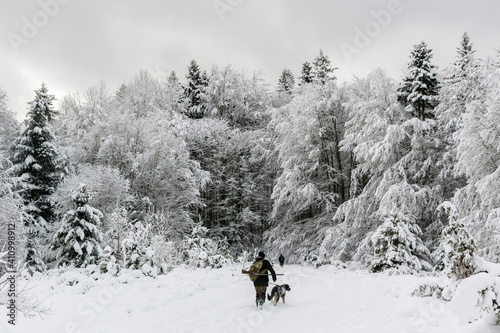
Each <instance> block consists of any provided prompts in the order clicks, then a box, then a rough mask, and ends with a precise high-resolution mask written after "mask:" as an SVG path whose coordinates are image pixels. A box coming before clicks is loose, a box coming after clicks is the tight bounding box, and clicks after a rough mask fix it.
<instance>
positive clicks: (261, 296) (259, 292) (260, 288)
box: [252, 251, 276, 309]
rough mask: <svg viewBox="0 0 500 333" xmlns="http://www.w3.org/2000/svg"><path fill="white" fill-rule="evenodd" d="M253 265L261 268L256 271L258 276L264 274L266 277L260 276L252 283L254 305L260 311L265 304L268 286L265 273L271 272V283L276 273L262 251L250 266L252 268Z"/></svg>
mask: <svg viewBox="0 0 500 333" xmlns="http://www.w3.org/2000/svg"><path fill="white" fill-rule="evenodd" d="M254 265H257V266H261V268H260V269H259V271H258V272H259V273H260V274H266V275H260V276H259V277H258V278H257V279H256V280H255V281H254V282H253V285H254V287H255V292H256V296H255V305H257V307H258V308H259V309H262V306H263V305H264V303H265V302H266V291H267V286H268V285H269V276H268V275H267V272H271V275H272V277H273V282H276V272H275V271H274V269H273V266H272V265H271V263H270V262H269V261H267V260H266V255H265V253H264V252H262V251H260V252H259V256H258V257H257V258H256V259H255V262H254V263H253V264H252V266H254Z"/></svg>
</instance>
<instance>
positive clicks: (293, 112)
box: [0, 34, 500, 273]
mask: <svg viewBox="0 0 500 333" xmlns="http://www.w3.org/2000/svg"><path fill="white" fill-rule="evenodd" d="M499 68H500V62H499V60H498V57H496V58H493V59H486V60H480V59H477V58H476V57H475V55H474V50H473V47H472V44H471V42H470V40H469V37H468V36H467V35H466V34H464V36H463V37H462V41H461V44H460V46H459V47H458V53H457V59H456V61H455V62H454V63H452V64H450V66H449V67H448V68H446V69H445V70H443V71H441V72H438V71H437V69H436V67H435V66H434V65H433V64H432V50H431V49H429V48H428V46H427V45H426V44H425V43H424V42H422V43H420V44H417V45H415V47H414V49H413V50H412V51H411V54H410V61H409V63H408V73H407V75H406V77H405V78H404V79H403V80H402V81H401V82H395V81H394V80H393V79H391V78H389V77H388V76H387V75H386V74H385V73H384V71H383V70H376V71H374V72H373V73H371V74H369V75H368V76H367V77H366V78H356V79H355V80H353V82H349V83H339V82H338V80H337V79H336V77H335V70H336V68H334V66H333V65H332V63H331V61H330V59H329V58H328V56H326V55H325V54H323V52H321V51H320V53H319V55H318V56H317V57H316V58H315V59H313V60H312V61H310V62H305V63H304V64H303V65H302V70H301V73H300V76H298V77H297V78H296V77H295V76H294V75H293V74H292V72H291V70H289V69H284V70H283V72H282V75H281V76H280V78H279V81H278V84H277V86H276V87H269V86H268V85H267V84H266V83H265V82H264V80H263V78H262V74H261V73H253V74H252V75H248V74H247V73H246V72H244V71H238V70H235V69H234V68H232V67H231V66H226V67H218V66H213V67H212V68H211V69H210V70H208V71H206V70H201V69H200V68H199V66H198V65H197V63H196V61H192V62H191V63H190V64H189V66H188V68H187V74H186V80H185V82H181V80H179V79H178V77H177V74H176V73H174V72H172V73H169V74H168V75H166V76H165V79H164V80H157V79H155V78H153V77H152V76H151V75H150V74H149V73H147V72H140V73H139V74H138V75H137V76H136V77H135V78H134V79H133V80H132V81H130V82H127V83H124V84H123V85H122V86H121V87H120V88H119V89H118V91H116V92H115V93H114V94H110V93H109V91H108V89H107V88H106V85H105V83H102V82H101V83H99V84H98V85H96V86H94V87H91V88H89V89H88V90H87V91H86V92H84V93H83V94H78V93H76V94H73V95H69V96H66V97H64V98H63V99H62V100H61V101H60V108H59V110H58V111H56V110H55V109H54V107H53V100H54V96H52V95H50V94H49V93H48V89H47V87H46V86H45V85H43V86H42V88H40V89H39V90H37V91H36V96H35V98H34V100H33V101H32V102H31V103H30V110H29V112H28V114H27V117H26V120H25V121H24V123H23V124H22V125H21V126H19V125H18V124H16V122H15V121H14V117H13V115H12V112H10V111H9V110H8V108H7V106H6V96H5V94H4V93H3V92H2V94H1V95H0V122H1V124H2V127H1V131H2V132H0V154H1V157H2V164H1V171H2V172H1V179H0V183H1V186H2V199H1V200H2V202H1V204H2V209H4V210H9V214H2V217H1V218H2V221H1V222H2V225H3V226H5V225H6V224H7V223H9V221H16V223H17V225H19V226H20V227H21V228H20V229H22V230H23V233H24V234H25V235H26V236H25V237H24V238H23V239H24V241H23V242H22V243H23V244H22V248H23V249H25V250H24V252H23V255H22V258H20V259H21V260H22V261H23V262H26V264H27V266H28V267H29V268H30V269H31V270H33V271H34V270H44V269H45V267H46V266H47V265H48V266H49V267H53V266H56V265H61V264H72V265H76V266H85V265H88V264H99V263H104V264H103V265H104V266H106V267H108V266H109V268H108V269H112V270H115V268H116V267H115V268H112V267H114V266H113V265H117V267H125V268H130V267H135V268H140V269H143V270H146V271H147V272H150V271H151V270H155V271H156V273H158V272H162V271H165V269H166V268H165V267H166V265H167V264H168V265H172V264H176V261H175V260H174V259H173V258H183V259H182V260H184V261H185V262H195V263H196V265H198V266H200V265H201V266H204V265H211V266H217V265H220V264H221V263H223V262H224V261H225V260H227V258H229V257H230V256H231V255H232V256H238V255H240V254H242V253H245V251H247V250H250V249H253V248H255V247H260V246H263V247H264V248H266V251H267V252H268V253H269V254H270V255H274V254H279V253H283V254H285V256H287V257H288V258H290V260H291V261H292V262H302V261H317V262H321V263H326V262H332V261H336V260H342V261H351V260H353V261H359V262H362V263H364V264H366V265H371V267H372V269H373V270H374V271H376V270H380V269H387V268H390V267H392V266H398V265H403V266H405V267H410V268H409V270H410V271H411V270H421V269H431V268H432V267H433V266H435V265H440V263H442V261H443V249H442V247H441V244H442V240H443V237H442V231H443V229H445V228H446V227H447V226H448V225H449V219H450V211H453V212H456V213H454V214H455V215H453V221H456V223H457V224H458V225H460V226H462V225H463V230H465V232H467V230H468V232H470V234H471V239H474V240H475V244H476V245H477V249H478V251H479V253H481V254H482V255H483V256H485V257H487V258H488V259H495V258H496V257H497V255H498V253H499V248H498V244H499V242H498V239H497V238H498V223H499V222H500V220H499V217H498V216H500V215H499V213H498V212H500V210H499V207H500V197H499V196H498V191H497V190H496V184H498V183H499V179H498V178H499V175H500V174H499V172H500V171H499V168H498V166H499V163H500V146H499V145H498V142H500V141H499V140H498V136H499V133H500V131H499V126H500V125H499V124H500V121H499V120H500V119H499V118H500V111H499V110H500V94H499V93H500V90H499V88H498V87H499V83H500V70H499ZM443 207H445V208H446V209H445V208H443ZM450 207H453V208H450ZM82 221H85V222H82ZM200 233H201V234H202V235H201V236H200ZM394 235H400V236H401V235H406V236H404V237H402V238H401V239H400V240H399V241H397V242H396V243H394V241H391V239H396V238H397V237H396V238H395V237H393V236H394ZM195 240H196V241H195ZM194 244H197V245H196V246H195V250H193V246H194ZM207 244H209V246H208V245H207ZM476 245H474V246H476ZM207 246H208V247H207ZM193 251H194V252H193ZM180 253H181V254H182V255H179V254H180ZM190 253H191V255H190ZM193 253H194V254H193ZM200 253H203V254H202V255H200ZM394 253H399V254H401V253H402V254H403V255H402V256H400V257H401V258H406V259H405V260H406V261H403V262H402V263H401V260H399V261H398V260H394V258H396V257H398V256H394ZM194 258H197V259H194ZM199 258H205V259H203V260H202V261H203V262H200V259H199ZM110 263H112V264H110ZM395 263H397V264H395ZM110 265H111V266H110Z"/></svg>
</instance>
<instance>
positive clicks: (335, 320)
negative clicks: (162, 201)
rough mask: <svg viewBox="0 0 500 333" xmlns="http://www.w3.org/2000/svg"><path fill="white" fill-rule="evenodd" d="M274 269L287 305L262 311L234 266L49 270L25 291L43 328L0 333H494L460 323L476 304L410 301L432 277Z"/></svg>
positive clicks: (35, 325)
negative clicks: (150, 271)
mask: <svg viewBox="0 0 500 333" xmlns="http://www.w3.org/2000/svg"><path fill="white" fill-rule="evenodd" d="M274 266H275V268H276V271H277V273H284V274H285V275H284V276H279V277H278V281H277V282H278V283H280V284H283V283H288V284H289V285H290V287H291V291H289V292H288V293H287V295H286V304H283V303H281V301H280V302H279V303H278V305H277V306H272V305H271V304H270V302H267V301H266V304H265V305H264V309H263V310H257V309H256V308H255V290H254V288H253V285H252V283H251V282H250V280H249V279H248V277H247V276H246V275H242V274H241V266H240V265H232V266H227V267H224V268H221V269H193V268H187V267H176V268H175V269H173V270H172V271H170V272H169V273H168V274H166V275H159V276H157V277H155V278H151V277H145V276H144V275H143V274H142V273H141V272H140V271H137V270H135V271H132V270H124V271H122V272H121V274H120V276H118V277H114V276H111V275H101V274H97V273H92V274H91V273H89V272H88V269H87V270H85V269H72V270H68V271H66V272H61V271H51V272H49V273H48V275H35V276H34V277H33V278H32V279H31V281H30V282H29V285H30V288H31V289H30V292H31V293H32V294H33V296H36V297H38V298H39V299H40V300H42V305H43V306H45V307H49V308H50V311H49V314H48V315H45V316H43V318H42V319H40V318H35V319H28V318H25V317H24V316H22V315H20V314H18V318H17V320H18V322H17V325H16V326H12V325H9V326H8V327H6V326H5V324H4V323H2V324H0V325H4V326H5V329H3V330H2V328H4V327H2V326H0V332H7V333H25V332H30V333H42V332H43V333H45V332H47V333H48V332H66V333H69V332H81V333H101V332H102V333H104V332H105V333H113V332H120V333H137V332H148V333H156V332H162V333H166V332H175V333H196V332H217V333H223V332H231V333H235V332H257V331H258V332H262V333H265V332H273V333H275V332H288V333H293V332H314V333H322V332H325V333H326V332H335V333H357V332H359V333H377V332H380V333H392V332H394V333H416V332H426V333H432V332H436V333H437V332H454V333H493V332H500V329H499V328H497V327H493V326H489V325H488V324H487V323H486V322H485V321H483V320H478V321H474V322H473V323H472V324H469V323H468V322H467V320H468V319H469V318H468V317H467V316H465V315H464V313H463V312H464V311H465V310H464V309H466V308H468V309H471V308H473V307H474V304H467V305H466V306H464V304H462V303H459V302H469V303H470V302H473V300H472V299H470V297H469V296H470V294H471V293H470V292H469V293H462V294H461V295H462V296H461V297H458V298H457V300H452V301H450V302H445V301H443V300H439V299H437V298H432V297H425V298H424V297H414V296H411V294H412V292H413V291H414V290H415V289H417V288H418V287H419V286H420V285H422V284H423V283H432V281H436V280H437V279H440V278H437V277H418V276H412V275H406V276H405V275H399V276H389V275H384V274H369V273H367V272H366V271H363V270H357V271H352V270H349V269H339V268H337V267H335V266H322V267H320V268H318V269H315V268H312V267H310V266H295V265H286V266H285V267H283V268H280V267H278V265H274ZM93 267H94V266H93ZM491 278H494V277H491ZM442 279H444V278H442ZM478 279H479V280H480V281H479V283H484V282H485V280H488V279H487V278H485V277H478ZM486 282H487V281H486ZM25 283H26V281H25V280H20V281H19V285H23V284H25ZM475 283H476V281H474V280H470V281H469V282H468V284H469V285H470V284H472V285H473V286H468V285H467V284H463V285H461V286H459V287H461V288H467V290H475V289H477V288H475V287H474V284H475ZM269 291H270V290H269V289H268V292H269ZM468 295H469V296H468ZM459 316H462V317H459Z"/></svg>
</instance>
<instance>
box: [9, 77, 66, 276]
mask: <svg viewBox="0 0 500 333" xmlns="http://www.w3.org/2000/svg"><path fill="white" fill-rule="evenodd" d="M35 94H36V97H35V99H34V100H33V102H31V103H30V109H29V111H28V114H27V116H26V119H25V121H24V129H23V131H22V133H21V134H20V136H19V137H18V138H17V139H16V142H15V146H14V148H13V149H14V157H13V163H14V165H13V167H12V169H13V172H14V173H15V175H16V176H19V177H21V179H22V180H23V181H22V182H21V184H20V185H21V188H22V191H21V195H22V197H23V201H24V205H25V212H26V214H27V218H26V219H25V228H26V233H27V244H26V251H27V253H26V262H27V263H28V266H30V267H31V268H33V269H36V270H41V269H43V268H42V267H43V265H42V262H41V259H40V258H39V251H40V245H39V244H38V241H39V240H40V238H42V239H43V228H46V227H47V224H48V223H52V222H53V221H54V219H55V209H54V203H53V202H52V199H51V195H52V194H53V193H54V191H55V190H56V188H57V186H58V185H59V183H60V182H61V180H62V179H63V177H64V174H65V173H66V163H65V160H64V159H63V157H62V156H61V155H60V154H59V151H58V148H57V147H56V146H55V144H54V142H55V137H54V134H53V133H52V129H51V123H52V120H53V118H54V117H55V116H56V115H57V112H56V111H55V110H54V108H53V106H52V103H53V101H54V99H55V97H54V96H53V95H49V94H48V89H47V86H46V85H45V84H43V85H42V87H41V88H40V89H38V90H35Z"/></svg>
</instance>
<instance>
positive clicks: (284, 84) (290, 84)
mask: <svg viewBox="0 0 500 333" xmlns="http://www.w3.org/2000/svg"><path fill="white" fill-rule="evenodd" d="M294 86H295V78H294V76H293V74H292V72H291V71H290V70H289V69H284V70H283V72H282V73H281V76H280V78H279V80H278V91H279V92H285V93H289V94H291V93H292V90H293V88H294Z"/></svg>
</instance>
